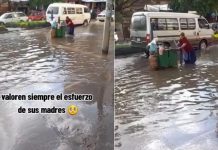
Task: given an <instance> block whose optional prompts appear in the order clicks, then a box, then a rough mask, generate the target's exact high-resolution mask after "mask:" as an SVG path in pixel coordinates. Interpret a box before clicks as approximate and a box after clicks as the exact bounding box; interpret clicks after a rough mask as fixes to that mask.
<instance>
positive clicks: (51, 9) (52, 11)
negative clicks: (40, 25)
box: [46, 3, 91, 25]
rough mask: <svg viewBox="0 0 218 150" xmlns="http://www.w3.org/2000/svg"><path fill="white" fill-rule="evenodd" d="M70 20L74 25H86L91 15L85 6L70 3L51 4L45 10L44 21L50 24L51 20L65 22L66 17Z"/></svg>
mask: <svg viewBox="0 0 218 150" xmlns="http://www.w3.org/2000/svg"><path fill="white" fill-rule="evenodd" d="M67 16H68V17H69V18H70V19H72V21H73V23H74V24H76V25H77V24H84V25H88V23H89V22H90V19H91V14H90V11H89V9H88V7H87V6H85V5H80V4H71V3H53V4H50V5H49V6H48V8H47V10H46V20H47V21H48V22H51V21H52V20H53V19H55V20H56V21H58V17H60V20H61V21H65V20H66V17H67Z"/></svg>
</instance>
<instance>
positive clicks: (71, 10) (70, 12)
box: [67, 7, 75, 14]
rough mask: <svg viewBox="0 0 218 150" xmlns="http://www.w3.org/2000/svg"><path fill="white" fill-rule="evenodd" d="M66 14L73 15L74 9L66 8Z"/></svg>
mask: <svg viewBox="0 0 218 150" xmlns="http://www.w3.org/2000/svg"><path fill="white" fill-rule="evenodd" d="M67 13H68V14H75V8H73V7H68V8H67Z"/></svg>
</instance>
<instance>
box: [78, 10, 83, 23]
mask: <svg viewBox="0 0 218 150" xmlns="http://www.w3.org/2000/svg"><path fill="white" fill-rule="evenodd" d="M76 19H77V21H78V24H83V22H84V15H83V9H82V8H76Z"/></svg>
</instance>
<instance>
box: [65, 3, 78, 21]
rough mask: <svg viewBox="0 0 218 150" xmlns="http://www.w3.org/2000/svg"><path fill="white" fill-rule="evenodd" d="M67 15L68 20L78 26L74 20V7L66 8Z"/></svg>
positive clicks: (75, 19)
mask: <svg viewBox="0 0 218 150" xmlns="http://www.w3.org/2000/svg"><path fill="white" fill-rule="evenodd" d="M67 14H68V17H69V18H70V19H72V21H73V23H74V24H78V20H77V18H76V10H75V8H74V7H67Z"/></svg>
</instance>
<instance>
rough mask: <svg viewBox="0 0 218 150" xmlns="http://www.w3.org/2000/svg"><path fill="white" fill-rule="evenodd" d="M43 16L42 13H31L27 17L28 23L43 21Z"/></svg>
mask: <svg viewBox="0 0 218 150" xmlns="http://www.w3.org/2000/svg"><path fill="white" fill-rule="evenodd" d="M45 18H46V17H45V14H43V13H42V12H32V13H31V14H30V15H29V16H28V21H39V20H44V19H45Z"/></svg>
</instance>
